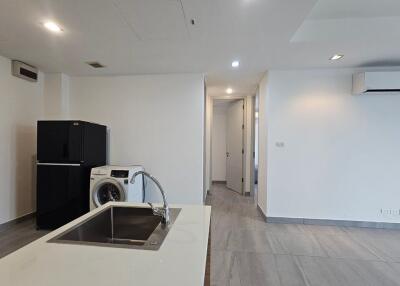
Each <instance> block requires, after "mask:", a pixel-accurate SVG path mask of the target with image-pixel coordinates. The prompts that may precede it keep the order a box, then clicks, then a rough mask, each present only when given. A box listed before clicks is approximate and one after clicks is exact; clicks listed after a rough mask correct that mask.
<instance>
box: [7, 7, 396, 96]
mask: <svg viewBox="0 0 400 286" xmlns="http://www.w3.org/2000/svg"><path fill="white" fill-rule="evenodd" d="M191 19H195V25H194V26H193V25H192V24H191ZM46 20H55V21H56V22H58V23H60V24H61V25H62V27H63V29H64V33H62V34H60V35H54V34H51V33H49V32H48V31H46V30H44V29H43V27H42V26H41V22H43V21H46ZM399 44H400V1H399V0H320V1H318V0H79V1H78V0H1V1H0V54H2V55H4V56H7V57H9V58H15V59H20V60H23V61H26V62H28V63H30V64H33V65H36V66H39V67H40V68H41V69H42V70H43V71H45V72H64V73H67V74H70V75H97V74H109V75H115V74H148V73H182V72H204V73H205V74H206V75H207V87H208V92H209V93H210V94H212V95H216V96H220V95H221V94H223V93H224V91H225V89H226V88H227V87H228V86H230V87H232V88H233V89H234V91H235V95H246V94H250V93H253V92H254V91H255V89H256V86H257V84H258V81H259V79H260V78H261V76H262V74H263V72H265V71H266V70H268V69H283V68H316V67H319V68H325V67H358V66H371V65H398V64H399V62H400V49H399V48H398V46H399ZM335 53H343V54H344V55H345V57H344V59H343V60H341V61H338V62H330V61H329V60H328V58H329V57H330V56H331V55H333V54H335ZM234 59H238V60H240V63H241V65H240V67H239V69H237V70H233V69H232V67H231V66H230V64H231V62H232V60H234ZM88 61H99V62H101V63H102V64H104V65H106V68H105V69H101V70H96V69H93V68H91V67H90V66H88V65H86V64H85V62H88Z"/></svg>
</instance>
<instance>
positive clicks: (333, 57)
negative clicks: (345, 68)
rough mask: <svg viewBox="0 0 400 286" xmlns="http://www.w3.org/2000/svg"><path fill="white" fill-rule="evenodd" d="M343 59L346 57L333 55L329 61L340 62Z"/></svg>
mask: <svg viewBox="0 0 400 286" xmlns="http://www.w3.org/2000/svg"><path fill="white" fill-rule="evenodd" d="M343 57H344V55H339V54H336V55H333V56H332V57H330V58H329V59H330V60H331V61H337V60H340V59H341V58H343Z"/></svg>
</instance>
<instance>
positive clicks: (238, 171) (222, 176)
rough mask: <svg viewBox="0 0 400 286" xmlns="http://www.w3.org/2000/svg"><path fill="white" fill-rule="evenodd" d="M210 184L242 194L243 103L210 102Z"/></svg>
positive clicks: (236, 100)
mask: <svg viewBox="0 0 400 286" xmlns="http://www.w3.org/2000/svg"><path fill="white" fill-rule="evenodd" d="M212 118H213V120H212V127H211V128H212V136H211V138H212V143H211V145H212V147H211V150H212V167H211V170H212V174H211V175H212V182H213V183H214V184H224V185H226V187H227V188H228V189H229V190H231V191H233V192H236V193H239V194H243V193H244V155H245V154H244V153H245V149H244V128H245V125H244V99H229V100H228V99H214V100H213V117H212Z"/></svg>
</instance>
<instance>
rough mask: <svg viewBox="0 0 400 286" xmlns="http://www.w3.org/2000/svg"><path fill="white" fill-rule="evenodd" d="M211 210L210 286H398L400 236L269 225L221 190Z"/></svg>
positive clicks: (243, 200) (248, 202)
mask: <svg viewBox="0 0 400 286" xmlns="http://www.w3.org/2000/svg"><path fill="white" fill-rule="evenodd" d="M208 204H210V205H212V206H213V209H212V220H211V234H212V240H211V284H212V285H215V286H216V285H224V286H225V285H235V286H236V285H240V286H253V285H257V286H264V285H265V286H267V285H273V286H289V285H290V286H292V285H293V286H294V285H296V286H297V285H309V286H314V285H315V286H324V285H329V286H331V285H332V286H334V285H335V286H336V285H337V286H346V285H349V286H350V285H351V286H358V285H360V286H361V285H362V286H364V285H371V286H381V285H382V286H383V285H384V286H386V285H400V231H398V230H382V229H362V228H347V227H332V226H315V225H296V224H269V223H268V224H267V223H265V222H264V221H263V218H262V217H261V216H260V214H259V213H258V211H257V208H256V205H255V204H254V200H253V199H252V198H250V197H243V196H240V195H238V194H236V193H234V192H232V191H229V190H228V189H227V188H225V187H224V186H223V185H214V186H213V189H212V191H211V194H210V196H209V197H208Z"/></svg>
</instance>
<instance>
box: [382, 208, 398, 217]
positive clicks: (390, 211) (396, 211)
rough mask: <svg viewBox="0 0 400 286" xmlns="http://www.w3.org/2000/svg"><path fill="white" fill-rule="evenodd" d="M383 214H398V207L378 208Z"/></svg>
mask: <svg viewBox="0 0 400 286" xmlns="http://www.w3.org/2000/svg"><path fill="white" fill-rule="evenodd" d="M380 214H381V215H383V216H400V209H380Z"/></svg>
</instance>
